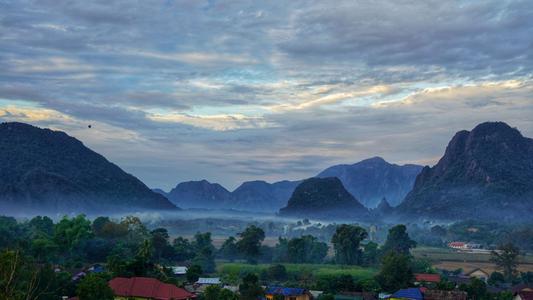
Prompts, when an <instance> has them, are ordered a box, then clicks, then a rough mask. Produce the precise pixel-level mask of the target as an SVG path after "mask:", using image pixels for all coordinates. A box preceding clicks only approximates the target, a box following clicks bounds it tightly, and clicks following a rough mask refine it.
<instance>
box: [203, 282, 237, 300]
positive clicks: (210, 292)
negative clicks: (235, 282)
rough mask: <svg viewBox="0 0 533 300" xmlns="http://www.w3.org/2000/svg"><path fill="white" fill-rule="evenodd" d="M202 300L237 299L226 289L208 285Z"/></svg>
mask: <svg viewBox="0 0 533 300" xmlns="http://www.w3.org/2000/svg"><path fill="white" fill-rule="evenodd" d="M203 299H204V300H237V299H239V297H238V296H237V295H235V293H233V292H232V291H230V290H228V289H223V288H221V287H219V286H218V285H210V286H208V287H207V288H206V289H205V292H204V296H203Z"/></svg>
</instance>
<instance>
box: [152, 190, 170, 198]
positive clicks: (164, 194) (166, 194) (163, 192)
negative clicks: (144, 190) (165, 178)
mask: <svg viewBox="0 0 533 300" xmlns="http://www.w3.org/2000/svg"><path fill="white" fill-rule="evenodd" d="M152 192H154V193H158V194H160V195H163V196H164V197H165V198H167V199H168V193H167V192H165V191H163V190H162V189H157V188H155V189H152Z"/></svg>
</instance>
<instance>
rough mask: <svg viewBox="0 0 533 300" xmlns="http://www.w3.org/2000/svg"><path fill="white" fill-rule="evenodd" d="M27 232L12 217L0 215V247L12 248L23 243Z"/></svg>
mask: <svg viewBox="0 0 533 300" xmlns="http://www.w3.org/2000/svg"><path fill="white" fill-rule="evenodd" d="M26 237H27V232H26V231H25V230H23V228H22V227H21V226H19V224H18V223H17V220H16V219H15V218H13V217H5V216H0V249H2V248H7V247H10V248H13V247H16V246H19V244H21V243H24V241H25V239H26Z"/></svg>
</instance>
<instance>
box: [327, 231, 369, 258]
mask: <svg viewBox="0 0 533 300" xmlns="http://www.w3.org/2000/svg"><path fill="white" fill-rule="evenodd" d="M367 236H368V234H367V232H366V230H365V229H364V228H362V227H359V226H355V225H347V224H343V225H340V226H338V227H337V229H336V231H335V234H334V235H333V237H332V239H331V243H332V244H333V247H334V249H335V261H336V262H337V263H339V264H346V265H357V264H361V250H359V246H360V243H361V241H362V240H364V239H365V238H366V237H367Z"/></svg>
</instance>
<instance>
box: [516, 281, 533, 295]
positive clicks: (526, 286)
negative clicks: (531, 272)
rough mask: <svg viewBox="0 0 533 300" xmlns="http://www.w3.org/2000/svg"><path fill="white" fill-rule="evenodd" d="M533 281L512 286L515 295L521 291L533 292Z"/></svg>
mask: <svg viewBox="0 0 533 300" xmlns="http://www.w3.org/2000/svg"><path fill="white" fill-rule="evenodd" d="M532 291H533V283H520V284H517V285H514V286H512V287H511V292H512V293H513V295H516V294H518V293H519V292H532Z"/></svg>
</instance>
